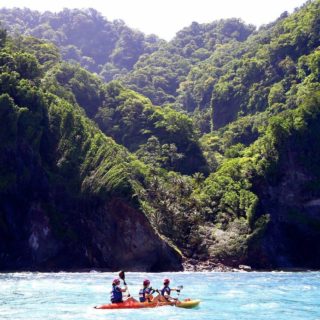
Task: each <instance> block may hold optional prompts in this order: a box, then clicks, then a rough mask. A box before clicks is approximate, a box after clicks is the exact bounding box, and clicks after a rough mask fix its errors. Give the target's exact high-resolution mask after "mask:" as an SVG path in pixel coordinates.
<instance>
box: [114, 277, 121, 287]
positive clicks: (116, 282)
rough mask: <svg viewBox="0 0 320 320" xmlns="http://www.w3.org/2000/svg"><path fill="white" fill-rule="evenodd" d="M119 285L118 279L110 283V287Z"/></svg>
mask: <svg viewBox="0 0 320 320" xmlns="http://www.w3.org/2000/svg"><path fill="white" fill-rule="evenodd" d="M119 284H120V279H119V278H115V279H113V281H112V285H113V286H118V285H119Z"/></svg>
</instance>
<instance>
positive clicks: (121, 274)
mask: <svg viewBox="0 0 320 320" xmlns="http://www.w3.org/2000/svg"><path fill="white" fill-rule="evenodd" d="M119 278H120V279H121V280H122V281H123V284H124V285H125V286H126V287H127V292H128V297H130V292H129V289H128V286H127V283H126V275H125V273H124V271H123V270H121V271H120V272H119Z"/></svg>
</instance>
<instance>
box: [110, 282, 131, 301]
mask: <svg viewBox="0 0 320 320" xmlns="http://www.w3.org/2000/svg"><path fill="white" fill-rule="evenodd" d="M126 291H128V287H127V285H125V287H124V288H121V287H120V279H118V278H115V279H114V280H113V282H112V290H111V303H121V302H123V295H122V293H123V292H126ZM125 301H126V302H127V301H133V302H137V300H136V299H134V298H133V297H128V298H127V299H126V300H125Z"/></svg>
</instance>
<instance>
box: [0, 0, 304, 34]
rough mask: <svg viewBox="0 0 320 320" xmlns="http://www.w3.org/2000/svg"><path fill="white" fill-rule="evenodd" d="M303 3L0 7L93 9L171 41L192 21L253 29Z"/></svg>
mask: <svg viewBox="0 0 320 320" xmlns="http://www.w3.org/2000/svg"><path fill="white" fill-rule="evenodd" d="M305 2H306V0H90V1H88V0H67V1H60V0H54V1H52V0H51V1H50V0H0V7H7V8H12V7H20V8H23V7H27V8H30V9H36V10H39V11H45V10H49V11H60V10H61V9H62V8H94V9H96V10H98V11H100V12H101V13H102V15H103V16H105V17H106V18H107V19H108V20H114V19H122V20H124V21H125V23H126V24H127V25H128V26H129V27H132V28H135V29H139V30H141V31H142V32H144V33H146V34H150V33H154V34H156V35H158V36H159V37H160V38H164V39H166V40H170V39H172V38H173V37H174V35H175V33H176V32H177V31H179V30H181V29H182V28H184V27H187V26H189V25H190V24H191V23H192V22H193V21H196V22H199V23H204V22H212V21H214V20H217V19H221V18H231V17H237V18H242V19H243V20H244V21H245V22H247V23H252V24H254V25H256V26H260V25H261V24H266V23H269V22H272V21H273V20H275V19H276V18H278V17H279V16H280V14H281V13H282V12H284V11H288V12H292V11H293V9H294V8H296V7H299V6H301V5H302V4H303V3H305Z"/></svg>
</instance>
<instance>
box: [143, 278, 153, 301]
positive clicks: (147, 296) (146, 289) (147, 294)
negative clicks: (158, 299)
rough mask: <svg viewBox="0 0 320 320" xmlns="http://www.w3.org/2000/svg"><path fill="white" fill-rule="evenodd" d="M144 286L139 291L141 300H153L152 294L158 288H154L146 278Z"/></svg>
mask: <svg viewBox="0 0 320 320" xmlns="http://www.w3.org/2000/svg"><path fill="white" fill-rule="evenodd" d="M142 285H143V288H142V289H140V291H139V300H140V302H146V301H148V302H151V301H152V300H153V296H152V294H153V293H155V292H156V291H157V290H154V289H152V288H151V287H150V280H148V279H145V280H144V281H143V283H142Z"/></svg>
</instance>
